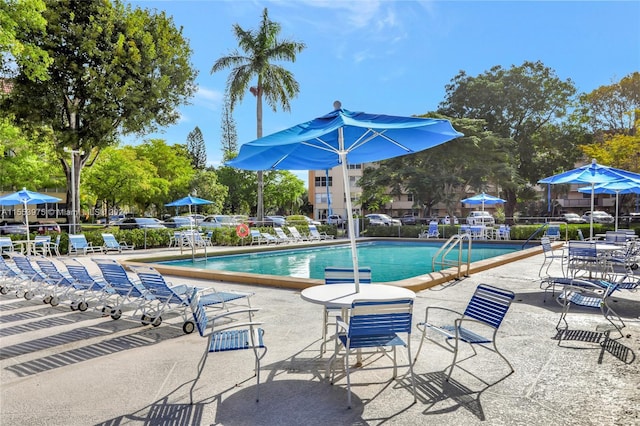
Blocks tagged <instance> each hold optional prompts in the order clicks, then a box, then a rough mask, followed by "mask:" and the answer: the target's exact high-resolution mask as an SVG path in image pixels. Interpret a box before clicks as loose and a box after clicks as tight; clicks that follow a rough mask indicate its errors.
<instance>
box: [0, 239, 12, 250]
mask: <svg viewBox="0 0 640 426" xmlns="http://www.w3.org/2000/svg"><path fill="white" fill-rule="evenodd" d="M5 247H8V248H10V249H11V250H13V241H11V238H9V237H0V249H1V248H5Z"/></svg>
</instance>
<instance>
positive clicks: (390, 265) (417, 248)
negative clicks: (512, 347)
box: [159, 241, 522, 282]
mask: <svg viewBox="0 0 640 426" xmlns="http://www.w3.org/2000/svg"><path fill="white" fill-rule="evenodd" d="M521 245H522V244H521V243H518V244H516V243H501V244H496V243H477V242H474V243H473V246H472V251H471V252H472V253H471V262H476V261H480V260H484V259H488V258H493V257H496V256H501V255H505V254H508V253H513V252H516V251H519V250H521V249H522V247H521ZM441 246H442V242H407V241H402V242H400V241H372V242H365V243H358V262H359V264H360V265H361V266H370V267H371V269H372V281H373V282H390V281H400V280H404V279H407V278H412V277H416V276H420V275H425V274H429V273H431V272H433V271H432V270H431V259H432V257H433V255H434V254H435V253H436V252H437V251H438V249H439V248H440V247H441ZM456 256H457V253H456ZM463 258H464V259H463V260H464V261H465V262H466V251H464V252H463ZM159 263H160V264H163V265H168V266H177V267H187V268H198V269H205V270H221V271H228V272H238V273H249V274H262V275H271V276H281V277H296V278H303V279H322V278H323V277H324V268H325V267H326V266H347V267H348V266H351V249H350V246H349V245H348V244H341V245H333V246H325V247H306V248H288V249H282V250H277V251H269V252H259V253H246V254H237V255H225V256H216V257H210V258H208V259H207V260H204V259H199V260H196V261H195V262H193V261H191V260H174V261H167V262H159Z"/></svg>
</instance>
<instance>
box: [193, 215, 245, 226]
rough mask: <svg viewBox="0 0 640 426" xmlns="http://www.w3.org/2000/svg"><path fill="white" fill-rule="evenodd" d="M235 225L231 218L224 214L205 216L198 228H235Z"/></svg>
mask: <svg viewBox="0 0 640 426" xmlns="http://www.w3.org/2000/svg"><path fill="white" fill-rule="evenodd" d="M236 225H237V223H236V221H235V220H234V219H233V216H227V215H224V214H214V215H212V216H207V217H205V218H204V220H203V221H202V222H200V225H199V226H200V228H202V229H211V228H221V227H223V226H229V227H232V226H236Z"/></svg>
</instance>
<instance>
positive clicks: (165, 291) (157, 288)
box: [131, 266, 184, 304]
mask: <svg viewBox="0 0 640 426" xmlns="http://www.w3.org/2000/svg"><path fill="white" fill-rule="evenodd" d="M131 269H132V270H133V272H135V274H136V275H137V276H138V278H140V282H141V283H142V285H143V286H144V288H145V289H147V290H148V291H149V292H150V293H151V294H153V295H154V296H155V297H156V298H157V299H158V300H161V301H162V302H168V303H176V304H182V303H184V299H183V298H182V297H180V296H179V295H178V294H177V293H176V292H175V291H173V290H172V289H171V287H169V285H168V284H167V282H166V281H165V279H164V277H163V276H162V274H160V272H158V271H156V270H155V269H154V268H151V267H149V266H132V267H131Z"/></svg>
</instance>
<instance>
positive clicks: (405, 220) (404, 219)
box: [400, 213, 418, 225]
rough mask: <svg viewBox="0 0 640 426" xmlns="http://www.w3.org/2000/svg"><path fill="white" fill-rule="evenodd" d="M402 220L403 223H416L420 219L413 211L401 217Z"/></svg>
mask: <svg viewBox="0 0 640 426" xmlns="http://www.w3.org/2000/svg"><path fill="white" fill-rule="evenodd" d="M400 222H402V224H403V225H415V224H416V223H418V220H417V219H416V217H415V216H414V215H412V214H411V213H407V214H405V215H403V216H402V217H401V218H400Z"/></svg>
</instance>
